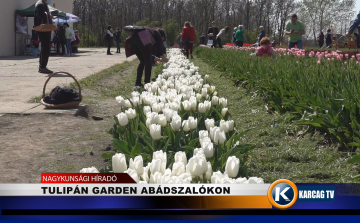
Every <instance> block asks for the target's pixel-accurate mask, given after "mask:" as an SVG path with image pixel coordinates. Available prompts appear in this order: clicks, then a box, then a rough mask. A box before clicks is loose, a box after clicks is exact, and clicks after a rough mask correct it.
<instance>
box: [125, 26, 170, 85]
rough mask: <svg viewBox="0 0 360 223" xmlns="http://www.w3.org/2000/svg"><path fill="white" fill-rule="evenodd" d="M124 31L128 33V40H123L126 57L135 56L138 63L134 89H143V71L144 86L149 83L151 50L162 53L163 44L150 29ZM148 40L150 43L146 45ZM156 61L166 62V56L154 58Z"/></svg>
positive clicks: (154, 31) (139, 28)
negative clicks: (143, 77)
mask: <svg viewBox="0 0 360 223" xmlns="http://www.w3.org/2000/svg"><path fill="white" fill-rule="evenodd" d="M124 30H125V31H127V32H129V36H128V38H127V39H126V40H125V54H126V57H130V56H132V55H134V54H135V55H136V56H137V58H138V59H139V61H140V63H139V66H138V68H137V77H136V81H135V87H143V84H142V83H141V79H142V76H143V72H144V69H145V84H147V83H150V78H151V70H152V62H151V61H152V52H153V48H155V49H156V51H157V52H160V53H161V52H164V49H163V48H164V44H163V40H162V38H161V34H160V33H159V32H158V31H157V30H155V29H151V28H146V27H133V26H127V27H125V28H124ZM147 40H150V41H151V43H146V44H145V45H144V42H147ZM156 60H157V61H161V62H167V61H168V60H167V58H166V55H165V54H163V55H161V59H160V58H156Z"/></svg>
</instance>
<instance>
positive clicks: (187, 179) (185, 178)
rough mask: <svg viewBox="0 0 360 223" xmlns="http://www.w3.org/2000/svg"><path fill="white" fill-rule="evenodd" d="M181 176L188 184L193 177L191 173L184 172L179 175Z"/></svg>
mask: <svg viewBox="0 0 360 223" xmlns="http://www.w3.org/2000/svg"><path fill="white" fill-rule="evenodd" d="M179 178H180V179H181V180H183V181H185V182H186V183H187V184H189V183H191V181H192V177H191V174H189V173H183V174H181V175H180V176H179Z"/></svg>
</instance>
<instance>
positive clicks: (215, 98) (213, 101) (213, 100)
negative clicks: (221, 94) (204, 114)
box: [211, 96, 219, 105]
mask: <svg viewBox="0 0 360 223" xmlns="http://www.w3.org/2000/svg"><path fill="white" fill-rule="evenodd" d="M211 102H212V104H213V105H218V104H219V98H218V97H217V96H213V97H212V99H211Z"/></svg>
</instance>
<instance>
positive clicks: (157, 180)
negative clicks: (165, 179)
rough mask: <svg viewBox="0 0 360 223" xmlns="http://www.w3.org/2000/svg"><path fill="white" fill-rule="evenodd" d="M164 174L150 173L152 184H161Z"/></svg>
mask: <svg viewBox="0 0 360 223" xmlns="http://www.w3.org/2000/svg"><path fill="white" fill-rule="evenodd" d="M161 177H162V174H161V173H160V172H156V173H154V174H151V175H150V180H149V183H151V184H160V183H161Z"/></svg>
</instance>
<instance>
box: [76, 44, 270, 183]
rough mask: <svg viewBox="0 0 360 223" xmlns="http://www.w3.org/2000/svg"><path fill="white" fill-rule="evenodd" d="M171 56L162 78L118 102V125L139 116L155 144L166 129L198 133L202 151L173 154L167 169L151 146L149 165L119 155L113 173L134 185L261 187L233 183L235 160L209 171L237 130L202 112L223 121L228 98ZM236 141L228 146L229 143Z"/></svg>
mask: <svg viewBox="0 0 360 223" xmlns="http://www.w3.org/2000/svg"><path fill="white" fill-rule="evenodd" d="M169 55H170V56H171V58H170V60H169V62H168V63H166V64H165V65H164V70H163V72H162V74H160V75H159V76H158V78H157V79H156V81H155V82H152V83H149V84H146V85H145V86H144V89H145V91H143V92H141V93H139V92H133V93H132V94H131V98H130V99H124V98H123V97H122V96H119V97H117V98H116V100H117V101H118V102H119V104H120V106H121V108H122V110H124V112H121V113H120V114H118V115H117V119H118V123H119V125H120V126H122V127H125V128H126V127H127V126H129V125H130V124H131V123H130V122H131V121H132V120H134V119H138V118H139V116H141V115H143V116H144V118H145V120H146V122H145V123H144V124H145V125H146V127H147V129H148V130H149V133H150V136H151V138H152V140H153V141H159V140H162V139H163V138H164V135H162V134H164V132H163V131H162V130H163V129H165V128H166V127H168V126H170V127H171V130H172V131H173V132H175V133H176V132H179V131H183V132H184V133H185V134H187V135H189V134H190V133H192V132H194V131H196V133H197V136H196V137H198V139H199V145H200V147H201V148H194V151H193V153H192V157H190V158H189V159H188V158H187V157H189V156H187V154H186V153H185V152H183V151H180V152H177V153H176V154H175V156H174V162H173V164H172V169H171V168H169V167H168V168H167V153H166V152H163V151H162V150H160V151H156V150H159V149H162V148H153V150H154V151H155V152H153V155H152V161H151V162H149V163H148V164H147V165H146V166H144V161H143V157H142V156H141V155H139V156H136V157H134V156H132V157H134V159H132V158H131V159H129V165H127V162H126V154H123V153H117V154H115V155H113V156H112V159H111V164H112V166H111V168H112V172H114V173H128V174H129V175H130V176H131V177H132V178H133V179H134V180H135V181H136V182H137V183H172V184H173V183H175V184H179V183H191V182H195V183H197V182H209V183H210V182H211V183H263V180H262V179H261V178H249V179H246V178H237V179H236V177H237V176H238V173H239V169H240V160H239V159H238V158H237V157H236V156H229V157H227V159H226V165H225V171H224V173H221V172H220V171H217V172H213V167H212V164H211V162H209V160H210V159H214V158H216V159H219V157H214V154H216V148H218V147H220V148H221V146H224V145H225V144H226V143H227V140H230V139H227V134H230V133H231V132H233V131H235V126H234V121H233V120H218V122H216V120H214V118H211V117H209V118H208V117H207V116H206V115H205V113H208V112H210V111H211V109H213V108H214V107H216V108H217V109H220V110H219V111H217V113H218V114H219V115H220V114H221V116H220V117H221V118H224V117H225V116H226V115H227V113H228V108H227V105H228V102H227V99H225V98H219V97H218V96H217V92H216V88H215V86H211V85H209V84H208V83H207V80H208V78H209V76H208V75H205V77H204V79H203V78H202V76H201V75H200V74H199V73H198V70H199V68H198V67H196V66H194V64H193V63H191V62H190V61H189V60H187V59H186V58H185V57H184V55H183V54H182V53H181V51H180V50H178V49H170V51H169ZM140 107H141V109H139V108H140ZM139 113H142V114H139ZM184 113H186V114H188V116H186V117H188V118H187V119H186V120H182V116H181V114H184ZM183 117H184V116H183ZM200 122H201V123H200ZM216 123H218V125H219V126H216ZM200 125H202V126H204V127H203V130H200V129H199V126H200ZM198 130H200V131H198ZM238 143H239V142H231V145H232V146H233V145H235V146H236V145H238ZM231 148H233V147H231ZM216 161H217V160H216ZM170 163H171V162H170ZM224 164H225V163H224ZM217 169H218V168H217ZM81 172H97V169H96V168H94V167H92V168H85V169H83V170H81Z"/></svg>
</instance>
